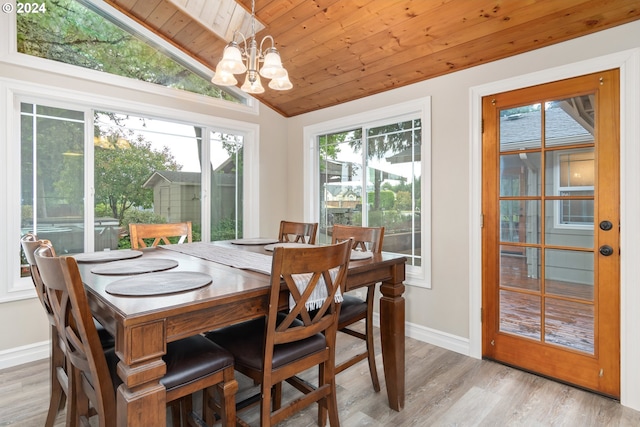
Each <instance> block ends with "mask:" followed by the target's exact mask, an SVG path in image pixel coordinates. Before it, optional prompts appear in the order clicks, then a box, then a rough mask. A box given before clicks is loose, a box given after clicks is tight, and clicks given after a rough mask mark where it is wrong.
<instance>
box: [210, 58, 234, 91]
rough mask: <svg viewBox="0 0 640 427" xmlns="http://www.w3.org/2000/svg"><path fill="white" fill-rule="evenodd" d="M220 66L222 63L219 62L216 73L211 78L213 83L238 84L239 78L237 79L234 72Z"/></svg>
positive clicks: (222, 84)
mask: <svg viewBox="0 0 640 427" xmlns="http://www.w3.org/2000/svg"><path fill="white" fill-rule="evenodd" d="M220 68H221V67H220V64H219V63H218V65H217V66H216V73H215V74H214V76H213V78H212V79H211V83H213V84H214V85H218V86H234V85H236V84H238V80H236V78H235V77H234V76H233V74H231V73H229V72H227V71H222V70H221V69H220Z"/></svg>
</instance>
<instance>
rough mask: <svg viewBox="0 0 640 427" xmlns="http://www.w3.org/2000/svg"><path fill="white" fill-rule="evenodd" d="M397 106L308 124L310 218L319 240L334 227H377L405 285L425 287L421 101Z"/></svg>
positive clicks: (426, 236) (425, 211)
mask: <svg viewBox="0 0 640 427" xmlns="http://www.w3.org/2000/svg"><path fill="white" fill-rule="evenodd" d="M404 109H405V110H406V113H404V114H403V113H400V114H399V112H401V111H402V110H403V106H394V108H389V109H384V110H382V111H377V112H373V113H371V114H369V113H367V114H363V115H362V116H360V115H359V116H354V117H351V118H346V119H343V120H340V121H339V123H326V124H321V125H317V126H314V127H313V129H309V132H308V133H309V137H310V138H313V141H312V142H311V144H312V145H313V147H314V149H313V150H312V152H313V153H314V154H313V155H314V159H312V161H314V162H315V164H314V165H313V166H312V167H311V168H309V170H312V171H314V174H315V176H313V177H309V180H310V182H312V183H315V184H313V185H314V186H315V188H317V192H316V193H315V194H316V195H317V196H316V197H317V199H316V200H317V201H316V202H315V203H313V205H314V206H317V208H316V211H315V212H313V213H312V216H313V217H317V218H318V223H319V234H318V240H319V242H320V243H330V242H331V233H332V229H333V226H334V225H335V224H346V225H355V226H369V227H385V237H384V242H383V247H382V250H383V251H384V252H390V253H394V254H399V255H403V256H405V257H406V258H407V271H408V273H409V274H410V275H411V276H412V277H413V278H414V280H413V281H412V280H411V279H410V282H411V283H415V284H421V285H423V286H428V285H429V284H428V280H427V276H428V274H427V270H428V267H429V259H428V258H429V251H428V241H429V233H430V230H429V229H428V225H429V223H430V219H429V211H430V208H429V206H430V205H429V201H428V200H426V201H425V195H426V194H428V186H429V181H428V176H429V173H428V170H429V166H430V163H429V161H428V150H427V149H426V146H425V144H428V140H427V138H426V135H428V132H427V133H426V135H425V131H424V129H425V118H426V117H428V111H427V110H428V105H427V106H425V105H424V104H418V105H416V104H415V103H409V104H407V105H406V106H404ZM376 116H377V117H376ZM365 118H366V120H363V119H365ZM427 120H428V119H427ZM323 128H324V129H327V130H330V131H328V132H323V131H322V130H323ZM316 129H317V130H316ZM425 156H426V157H427V160H426V163H425ZM425 177H427V181H426V182H425V179H424V178H425ZM426 197H428V196H426ZM425 249H426V250H425Z"/></svg>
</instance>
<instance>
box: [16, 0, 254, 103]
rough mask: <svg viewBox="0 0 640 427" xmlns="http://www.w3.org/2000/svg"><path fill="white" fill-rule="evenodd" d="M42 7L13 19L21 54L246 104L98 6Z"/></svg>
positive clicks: (67, 0)
mask: <svg viewBox="0 0 640 427" xmlns="http://www.w3.org/2000/svg"><path fill="white" fill-rule="evenodd" d="M41 1H43V0H41ZM41 4H43V5H44V6H45V8H44V9H42V8H39V9H38V10H39V13H18V14H14V15H15V16H16V20H17V22H16V25H17V51H18V52H20V53H23V54H27V55H31V56H35V57H39V58H44V59H48V60H52V61H58V62H63V63H66V64H71V65H75V66H78V67H83V68H89V69H92V70H97V71H101V72H105V73H110V74H115V75H118V76H123V77H128V78H132V79H136V80H139V81H144V82H149V83H154V84H158V85H162V86H165V87H169V88H175V89H180V90H184V91H189V92H193V93H197V94H201V95H205V96H208V97H212V98H218V99H222V100H225V101H230V102H233V103H241V104H246V103H247V98H246V97H244V96H242V95H238V94H236V92H234V91H232V90H227V89H223V88H220V87H217V86H215V85H213V84H212V83H211V81H210V79H211V75H213V73H212V72H211V71H210V70H208V69H206V68H204V67H203V66H202V65H201V64H199V63H197V62H195V61H194V60H192V59H191V58H188V57H187V56H186V55H185V54H183V53H182V52H180V51H179V50H177V49H176V48H175V47H173V46H172V45H170V44H169V43H166V42H165V41H164V40H162V39H160V38H158V37H157V36H155V35H152V34H151V33H150V32H148V31H147V30H146V29H144V28H142V27H140V25H138V24H137V23H135V22H132V21H130V20H129V19H128V18H127V17H125V16H124V15H121V14H119V13H118V12H117V11H115V10H114V9H112V8H110V7H109V6H107V5H105V4H102V2H96V1H92V0H87V1H82V2H80V1H75V0H58V1H56V2H42V3H41Z"/></svg>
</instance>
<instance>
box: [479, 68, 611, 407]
mask: <svg viewBox="0 0 640 427" xmlns="http://www.w3.org/2000/svg"><path fill="white" fill-rule="evenodd" d="M483 127H484V131H483V237H482V238H483V248H482V251H483V356H484V357H486V358H489V359H493V360H496V361H499V362H503V363H506V364H509V365H512V366H516V367H519V368H522V369H525V370H528V371H531V372H535V373H538V374H541V375H544V376H548V377H551V378H555V379H558V380H560V381H563V382H567V383H570V384H574V385H577V386H580V387H584V388H587V389H590V390H594V391H597V392H599V393H602V394H605V395H609V396H613V397H619V395H620V291H619V287H620V283H619V282H620V280H619V276H620V273H619V270H620V253H619V223H620V221H619V198H620V190H619V187H620V182H619V181H620V178H619V177H620V172H619V169H620V168H619V157H620V152H619V128H620V126H619V72H618V70H610V71H606V72H599V73H594V74H590V75H587V76H582V77H576V78H572V79H568V80H563V81H558V82H553V83H548V84H544V85H540V86H535V87H529V88H524V89H520V90H514V91H511V92H506V93H500V94H496V95H492V96H488V97H485V98H483Z"/></svg>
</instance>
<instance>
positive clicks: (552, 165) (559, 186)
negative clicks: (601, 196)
mask: <svg viewBox="0 0 640 427" xmlns="http://www.w3.org/2000/svg"><path fill="white" fill-rule="evenodd" d="M545 169H546V177H547V183H546V186H545V194H546V195H547V196H562V197H570V196H573V195H593V184H594V181H595V157H594V152H593V147H591V148H574V149H569V150H554V151H549V152H547V154H546V156H545ZM576 192H580V193H576Z"/></svg>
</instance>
